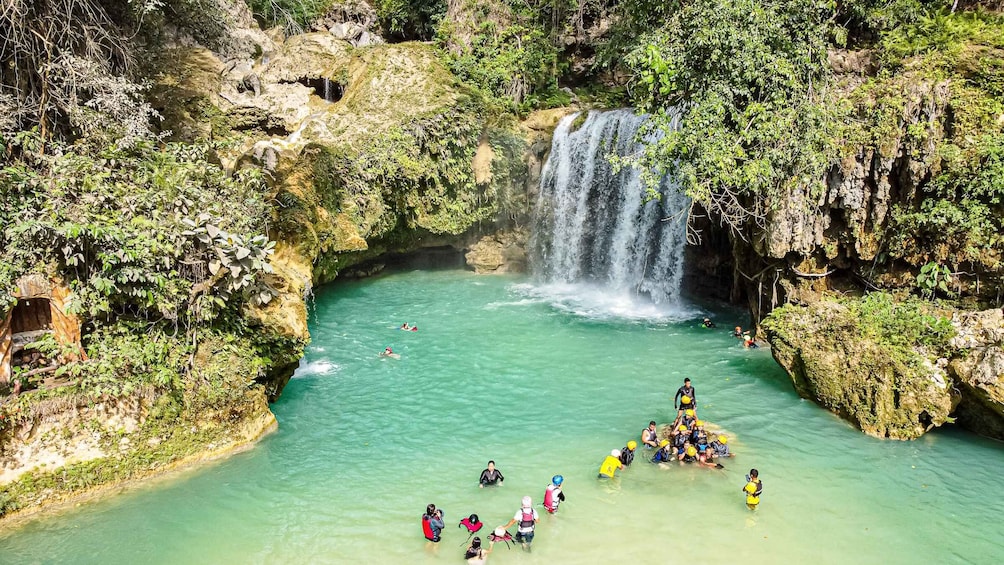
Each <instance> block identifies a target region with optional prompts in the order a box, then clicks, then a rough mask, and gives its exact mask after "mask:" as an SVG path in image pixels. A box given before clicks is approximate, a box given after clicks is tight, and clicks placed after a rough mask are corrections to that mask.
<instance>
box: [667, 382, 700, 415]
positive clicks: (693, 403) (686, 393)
mask: <svg viewBox="0 0 1004 565" xmlns="http://www.w3.org/2000/svg"><path fill="white" fill-rule="evenodd" d="M695 394H696V393H695V392H694V387H693V386H691V385H690V379H683V386H681V387H680V388H679V389H677V391H676V396H674V397H673V408H676V419H677V420H679V419H680V416H681V414H682V412H683V411H684V410H696V409H697V396H695ZM678 399H679V401H680V402H679V405H677V400H678Z"/></svg>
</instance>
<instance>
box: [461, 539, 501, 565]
mask: <svg viewBox="0 0 1004 565" xmlns="http://www.w3.org/2000/svg"><path fill="white" fill-rule="evenodd" d="M494 545H495V541H494V540H493V539H491V538H489V540H488V549H485V548H483V547H481V538H479V537H477V536H475V537H474V539H473V540H471V545H470V546H469V547H468V548H467V551H465V552H464V559H466V560H467V563H469V564H470V565H481V564H482V563H485V562H487V561H488V554H489V553H491V552H492V546H494Z"/></svg>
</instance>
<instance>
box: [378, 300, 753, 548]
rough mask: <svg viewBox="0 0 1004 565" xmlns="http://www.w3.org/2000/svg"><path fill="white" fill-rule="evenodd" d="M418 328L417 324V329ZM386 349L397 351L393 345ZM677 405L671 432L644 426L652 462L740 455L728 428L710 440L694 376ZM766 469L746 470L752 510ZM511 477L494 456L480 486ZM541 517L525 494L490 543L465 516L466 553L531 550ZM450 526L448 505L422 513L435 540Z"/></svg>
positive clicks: (624, 452)
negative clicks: (663, 434) (511, 547)
mask: <svg viewBox="0 0 1004 565" xmlns="http://www.w3.org/2000/svg"><path fill="white" fill-rule="evenodd" d="M703 325H704V326H705V327H709V328H713V327H715V325H714V322H712V321H711V320H710V319H709V318H705V319H704V321H703ZM401 329H402V330H408V329H410V328H409V327H408V325H407V324H405V325H404V326H402V327H401ZM411 331H415V329H411ZM734 334H735V336H736V337H740V338H742V339H743V340H744V347H747V348H749V347H757V345H756V342H755V340H753V338H752V337H751V336H750V333H749V332H748V331H747V332H743V331H742V328H741V327H739V326H736V328H735V332H734ZM386 353H392V352H391V350H390V348H389V347H388V348H387V349H386ZM673 408H674V409H675V410H676V418H675V419H674V420H673V423H672V424H671V425H670V426H669V432H668V436H667V437H664V438H662V439H660V438H659V431H658V425H657V424H656V422H655V421H654V420H652V421H650V422H649V423H648V426H647V427H646V428H645V429H643V430H642V431H641V443H642V445H644V448H645V449H650V450H652V451H653V452H654V453H653V455H652V457H651V461H652V463H656V464H660V465H662V464H668V463H671V462H674V461H675V462H678V463H679V464H680V465H685V464H696V465H699V466H704V467H711V468H716V469H724V468H725V467H724V465H722V464H721V463H720V461H721V460H722V459H725V458H729V457H734V456H735V454H734V453H732V452H731V450H730V448H729V438H728V436H726V435H725V434H723V433H717V434H715V438H714V440H710V438H709V434H708V433H707V431H706V430H705V425H704V421H703V420H700V419H698V416H697V393H696V391H695V390H694V387H693V385H692V383H691V381H690V379H689V378H687V379H684V381H683V386H681V387H680V388H679V389H678V390H677V391H676V395H675V396H674V397H673ZM637 449H638V442H637V441H635V440H631V441H628V442H627V444H626V445H625V446H624V447H623V448H621V449H614V450H612V451H611V452H610V455H608V456H606V457H605V458H604V460H603V462H602V463H601V464H600V469H599V474H598V476H599V478H601V479H612V478H614V476H615V475H616V472H617V471H623V469H624V468H625V467H627V466H628V465H631V464H632V463H633V462H634V458H635V451H636V450H637ZM759 475H760V473H759V471H758V470H757V469H750V472H749V474H748V475H746V484H745V486H743V488H742V492H743V493H744V494H745V496H746V506H747V507H748V508H749V509H750V510H755V509H756V508H757V505H758V504H759V503H760V495H761V493H762V492H763V482H761V480H760V476H759ZM504 481H505V477H504V476H503V475H502V472H501V471H500V470H498V469H497V468H496V467H495V461H489V462H488V466H487V467H486V468H485V469H484V470H483V471H482V472H481V476H480V478H479V479H478V486H479V488H484V487H491V486H497V485H500V484H502V483H503V482H504ZM563 484H564V477H563V476H562V475H555V476H554V477H552V478H551V482H550V484H548V485H547V487H546V488H545V489H544V502H543V507H544V509H545V510H547V512H548V513H551V514H553V513H555V512H557V511H558V506H559V505H560V504H561V502H563V501H564V500H565V494H564V492H563V490H562V487H563ZM539 519H540V517H539V515H538V513H537V510H536V509H535V508H534V507H533V499H532V498H531V497H530V496H524V497H523V498H522V500H521V501H520V507H519V509H518V510H517V511H516V513H515V514H514V515H513V517H512V519H511V520H509V522H507V523H506V524H503V525H500V526H498V527H497V528H495V529H494V530H493V531H492V532H491V533H489V534H488V536H487V539H488V546H487V547H485V546H484V545H483V544H482V540H481V537H480V536H477V535H475V534H477V533H478V532H480V531H481V529H482V528H483V526H484V523H483V522H481V520H480V519H479V518H478V515H477V514H471V515H470V516H467V517H465V518H463V519H461V520H460V523H459V524H458V527H461V528H466V529H467V531H468V532H469V536H473V538H472V539H471V542H470V545H468V547H467V549H466V551H465V552H464V559H466V560H467V562H468V563H469V564H471V565H474V564H481V563H485V561H486V560H487V558H488V555H489V554H490V553H491V552H492V550H493V549H494V546H495V544H496V543H498V542H504V543H506V545H507V546H508V545H509V543H510V542H513V543H515V544H520V545H521V546H522V547H523V549H524V550H525V551H530V548H531V544H532V542H533V537H534V531H535V529H536V526H537V523H538V521H539ZM513 525H516V535H515V536H513V535H512V534H510V533H509V531H508V530H509V528H510V527H512V526H513ZM444 527H445V522H444V521H443V511H442V509H440V508H437V507H436V505H435V504H429V505H428V506H427V507H426V511H425V514H423V515H422V531H423V534H424V535H425V538H426V539H427V540H429V541H430V542H433V543H435V542H439V541H440V539H441V537H440V536H441V533H442V531H443V528H444Z"/></svg>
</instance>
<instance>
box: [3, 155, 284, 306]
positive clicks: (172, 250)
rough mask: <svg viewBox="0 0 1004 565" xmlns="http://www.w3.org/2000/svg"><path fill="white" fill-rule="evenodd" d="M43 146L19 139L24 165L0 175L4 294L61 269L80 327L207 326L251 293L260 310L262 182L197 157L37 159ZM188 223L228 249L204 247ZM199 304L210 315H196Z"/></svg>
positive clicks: (266, 249) (264, 248)
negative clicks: (118, 321)
mask: <svg viewBox="0 0 1004 565" xmlns="http://www.w3.org/2000/svg"><path fill="white" fill-rule="evenodd" d="M37 143H38V139H37V138H36V137H34V136H32V135H21V136H19V137H18V138H17V139H15V140H14V145H13V147H12V148H13V149H15V150H17V154H16V157H17V158H16V159H15V160H14V161H13V162H11V163H10V164H9V165H8V166H7V167H6V168H4V169H3V170H2V171H0V195H2V199H0V217H3V219H4V229H3V232H2V233H0V244H2V249H0V259H2V260H0V265H2V267H0V288H4V289H9V288H10V287H11V284H12V283H13V281H14V279H15V278H16V277H17V276H19V275H21V274H24V273H27V272H30V271H39V270H41V271H43V272H46V271H49V270H50V269H51V268H54V269H55V270H57V271H59V272H60V273H62V274H63V275H64V276H65V277H67V279H68V282H69V284H70V285H71V288H72V289H73V291H74V301H73V303H72V305H71V310H72V311H74V312H78V313H81V314H84V315H85V317H97V316H103V315H108V314H112V313H118V314H125V313H129V314H131V315H140V316H144V317H149V316H162V317H165V318H167V319H169V320H179V319H181V320H189V319H191V320H202V321H207V320H211V319H213V318H214V317H215V315H216V314H217V313H218V312H219V311H220V310H222V309H223V308H224V307H231V308H235V307H238V306H239V305H240V303H241V302H242V301H243V299H244V298H245V297H246V296H248V295H250V294H252V293H253V294H255V295H256V296H257V297H258V298H259V299H261V298H262V295H263V293H265V292H266V291H265V290H264V289H262V288H261V286H260V284H261V283H262V282H263V279H262V276H263V275H264V274H266V273H267V272H268V271H269V268H268V266H267V261H266V257H267V255H268V254H270V253H271V249H272V248H271V246H270V244H268V243H267V242H266V241H265V240H264V239H263V237H262V236H260V235H259V234H260V233H261V231H264V228H265V219H266V217H267V216H266V215H267V210H266V207H265V204H264V200H263V195H264V184H263V183H262V182H261V180H260V179H259V176H258V174H257V172H255V171H252V170H249V169H245V170H243V171H241V172H239V173H238V174H237V176H236V177H235V178H231V177H230V176H228V175H227V174H226V172H225V171H223V170H222V169H221V168H220V167H218V166H217V165H214V164H212V163H210V162H209V161H208V158H209V153H208V147H206V146H200V145H180V144H178V145H176V144H169V145H167V146H166V147H164V149H163V150H158V149H157V148H155V147H153V146H152V145H149V144H139V145H137V146H135V147H133V148H128V149H118V148H108V149H100V150H94V149H89V148H87V147H86V146H83V145H78V146H67V147H62V148H60V151H59V152H58V153H55V154H47V155H39V154H37V153H36V152H35V151H34V150H33V148H34V147H35V146H36V144H37ZM193 217H195V218H199V221H201V222H202V224H203V225H202V226H201V227H204V228H205V229H213V230H214V232H215V233H216V234H217V235H220V234H223V235H224V239H225V240H224V241H223V242H222V243H221V242H212V243H211V244H206V243H204V242H203V241H201V239H200V238H204V237H205V234H204V233H200V232H199V231H198V230H195V229H193V226H194V220H192V218H193ZM186 220H187V221H186ZM210 220H212V221H211V222H210ZM246 260H248V261H246ZM234 261H244V262H245V263H249V264H247V265H243V264H242V265H241V266H240V267H237V263H234ZM215 262H229V267H228V269H227V272H226V273H224V274H223V275H220V274H219V272H218V271H217V272H215V273H214V272H212V271H213V267H214V264H215ZM249 275H250V276H249ZM203 296H209V297H212V298H213V300H212V303H211V304H210V303H205V301H204V300H203V301H202V302H201V303H199V304H197V303H196V301H197V300H199V299H201V297H203ZM230 298H235V299H236V300H231V301H230V302H226V301H227V300H229V299H230Z"/></svg>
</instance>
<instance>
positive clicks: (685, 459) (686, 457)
mask: <svg viewBox="0 0 1004 565" xmlns="http://www.w3.org/2000/svg"><path fill="white" fill-rule="evenodd" d="M677 459H678V461H679V462H680V465H683V464H684V463H695V462H696V461H697V448H696V447H694V446H693V445H691V444H690V442H689V441H688V442H687V443H685V444H683V455H682V456H680V457H679V458H677Z"/></svg>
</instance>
